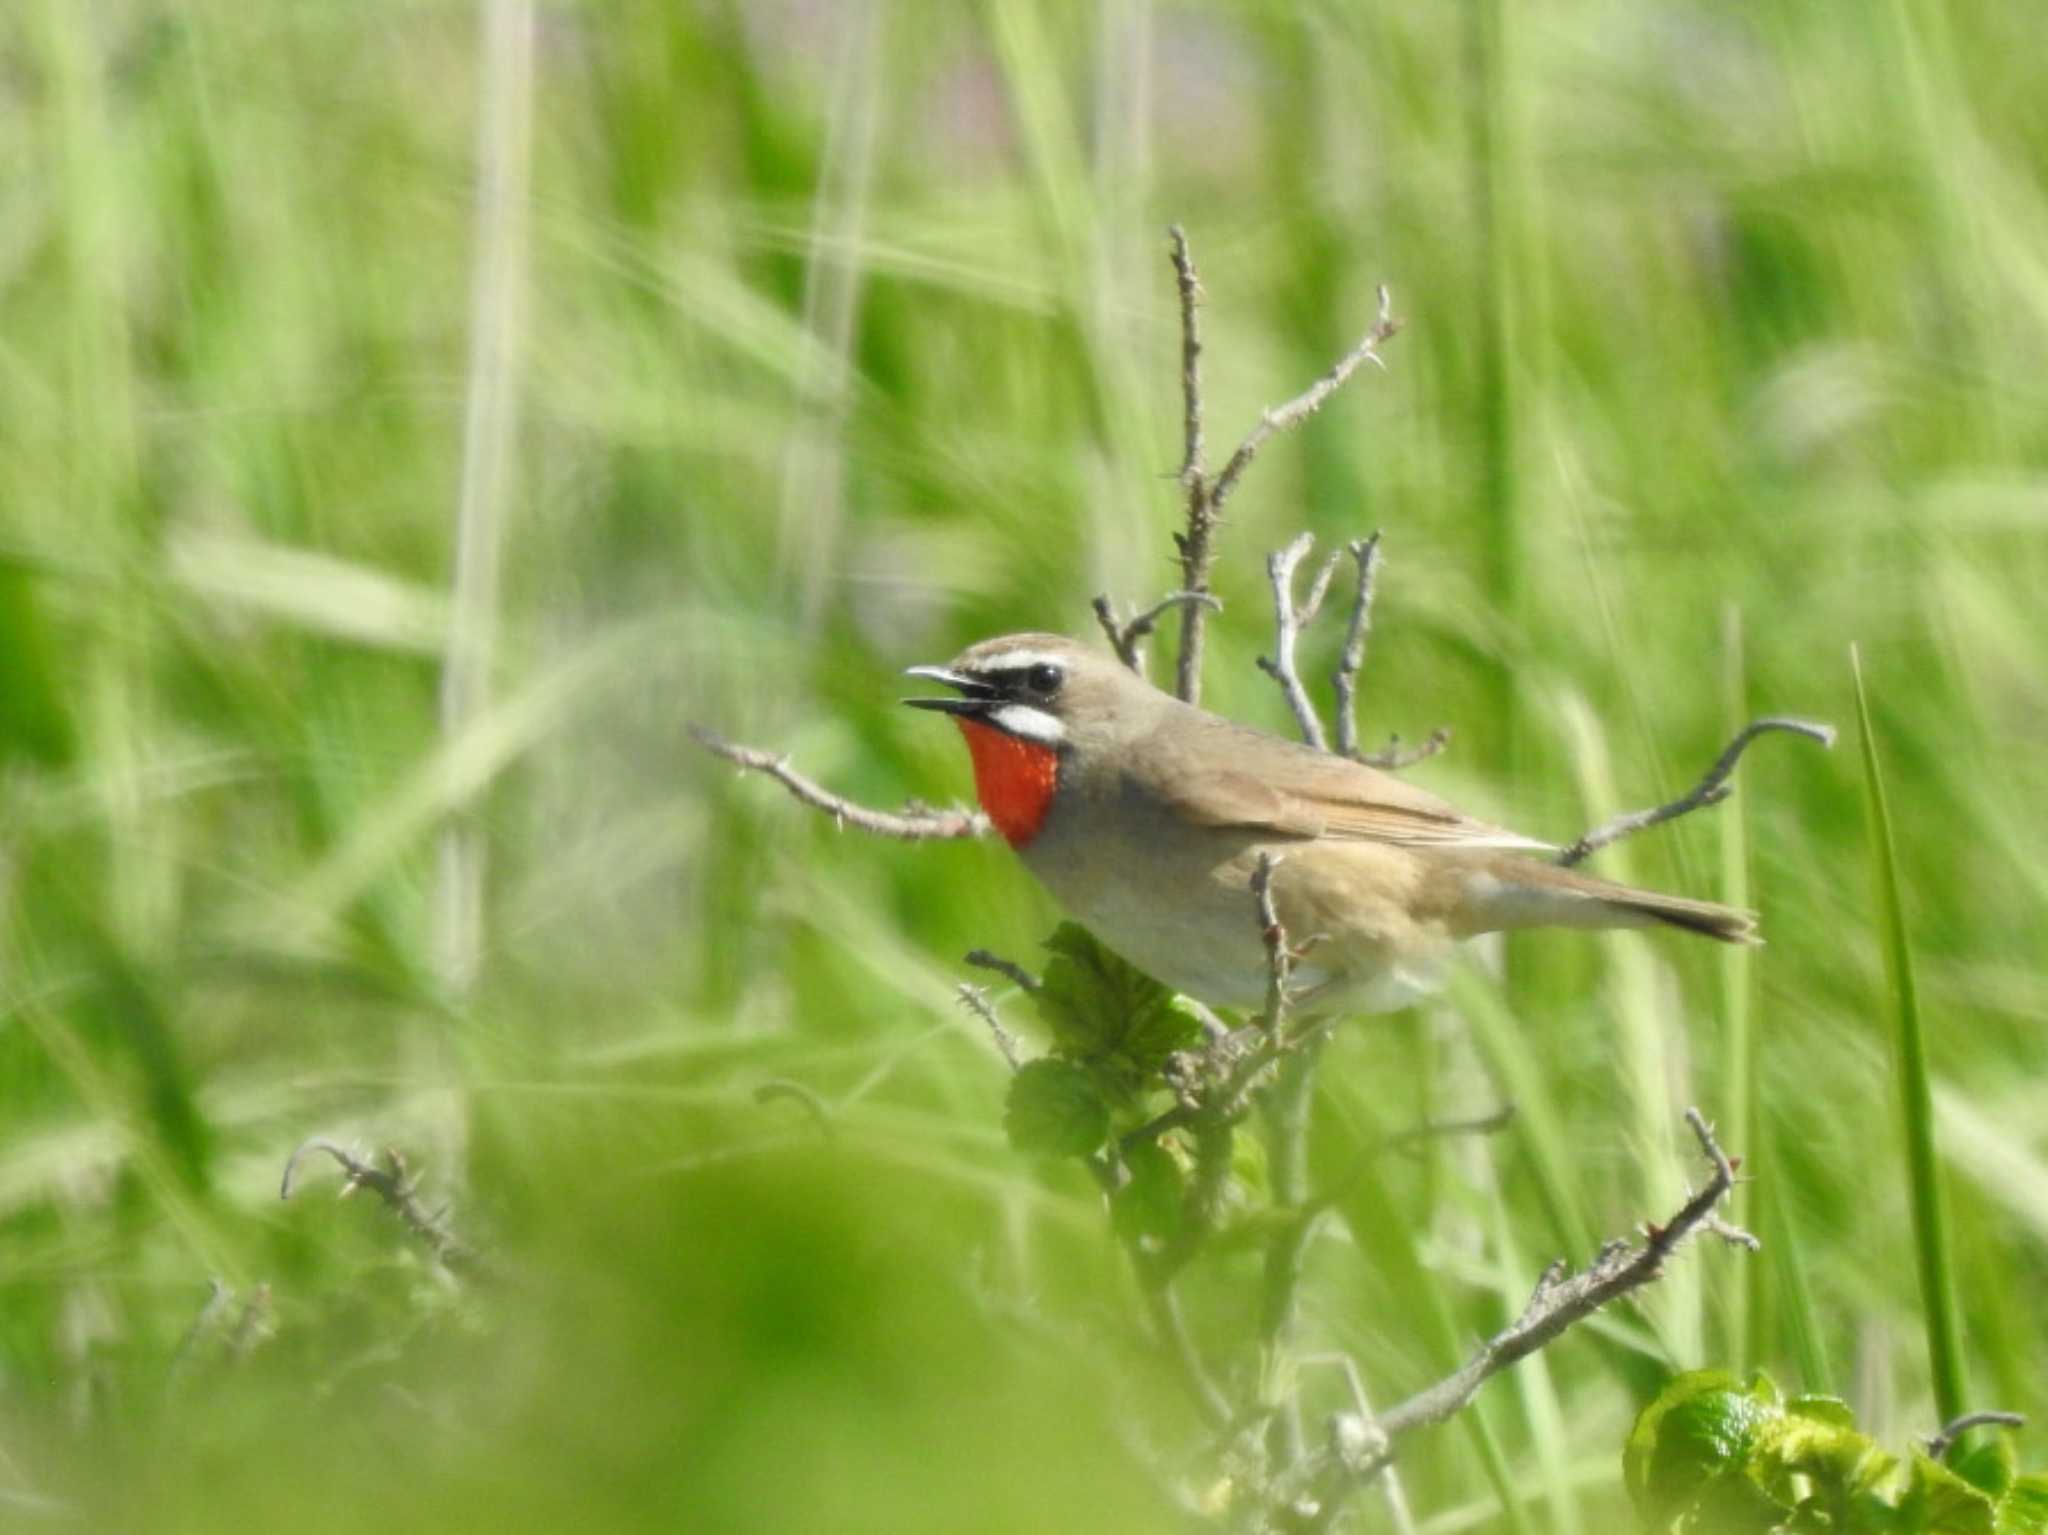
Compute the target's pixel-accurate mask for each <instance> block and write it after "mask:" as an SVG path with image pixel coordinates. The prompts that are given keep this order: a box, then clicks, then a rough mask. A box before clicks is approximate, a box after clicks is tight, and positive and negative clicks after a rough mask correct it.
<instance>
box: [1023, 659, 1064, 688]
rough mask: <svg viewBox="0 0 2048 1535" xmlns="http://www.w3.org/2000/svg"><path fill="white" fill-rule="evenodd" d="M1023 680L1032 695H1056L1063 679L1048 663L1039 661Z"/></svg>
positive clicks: (1054, 667)
mask: <svg viewBox="0 0 2048 1535" xmlns="http://www.w3.org/2000/svg"><path fill="white" fill-rule="evenodd" d="M1024 680H1025V682H1027V683H1029V684H1030V686H1031V691H1032V692H1034V693H1057V692H1058V691H1059V688H1060V683H1061V682H1062V681H1064V680H1065V678H1064V677H1063V675H1062V674H1061V672H1060V669H1059V668H1058V667H1057V666H1054V665H1053V664H1052V663H1051V662H1050V661H1040V662H1039V663H1038V664H1037V665H1036V666H1034V667H1032V668H1031V670H1030V671H1029V672H1028V673H1026V675H1025V678H1024Z"/></svg>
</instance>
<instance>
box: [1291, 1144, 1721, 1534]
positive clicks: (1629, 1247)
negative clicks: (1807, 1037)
mask: <svg viewBox="0 0 2048 1535" xmlns="http://www.w3.org/2000/svg"><path fill="white" fill-rule="evenodd" d="M1685 1122H1686V1124H1688V1125H1689V1126H1691V1128H1692V1132H1693V1135H1694V1136H1695V1137H1696V1138H1697V1139H1698V1141H1699V1143H1700V1150H1701V1151H1702V1153H1704V1154H1705V1156H1706V1159H1707V1162H1708V1164H1709V1165H1710V1166H1711V1167H1712V1169H1713V1174H1712V1176H1711V1177H1710V1178H1709V1179H1708V1180H1707V1183H1706V1186H1705V1187H1704V1188H1702V1189H1701V1190H1700V1191H1699V1192H1698V1193H1697V1194H1694V1195H1693V1196H1692V1197H1691V1198H1690V1199H1688V1200H1686V1202H1685V1203H1684V1205H1682V1206H1681V1207H1680V1208H1679V1210H1678V1213H1677V1214H1675V1215H1673V1216H1672V1217H1671V1219H1670V1220H1669V1221H1668V1222H1666V1223H1665V1224H1664V1225H1661V1226H1655V1225H1652V1226H1646V1227H1645V1228H1644V1231H1643V1240H1642V1243H1641V1245H1640V1246H1638V1245H1637V1244H1635V1243H1633V1242H1629V1241H1625V1240H1617V1241H1613V1242H1609V1243H1608V1244H1607V1245H1606V1246H1604V1247H1603V1248H1601V1249H1600V1252H1599V1255H1598V1256H1597V1257H1595V1258H1594V1260H1593V1262H1592V1263H1591V1264H1590V1265H1589V1266H1588V1267H1587V1268H1585V1269H1584V1270H1582V1271H1581V1272H1579V1273H1577V1274H1569V1273H1567V1272H1566V1269H1565V1265H1564V1263H1563V1262H1562V1261H1559V1262H1557V1263H1553V1264H1552V1265H1551V1266H1550V1267H1549V1268H1547V1269H1545V1270H1544V1272H1543V1277H1542V1278H1541V1279H1539V1280H1538V1281H1537V1282H1536V1289H1535V1291H1534V1293H1533V1294H1532V1295H1531V1296H1530V1297H1529V1303H1528V1305H1527V1306H1525V1307H1524V1308H1523V1310H1522V1314H1521V1315H1520V1316H1519V1317H1517V1318H1516V1319H1515V1320H1514V1321H1513V1322H1512V1323H1510V1324H1509V1325H1508V1326H1507V1327H1505V1328H1504V1329H1502V1330H1501V1331H1500V1332H1498V1333H1496V1334H1494V1336H1493V1337H1491V1338H1489V1339H1488V1340H1487V1341H1486V1342H1485V1343H1484V1344H1482V1345H1481V1346H1480V1348H1479V1351H1478V1352H1477V1353H1476V1354H1474V1355H1473V1356H1472V1358H1471V1359H1469V1360H1468V1361H1466V1363H1465V1364H1464V1366H1463V1367H1462V1368H1460V1369H1458V1370H1457V1371H1455V1372H1454V1373H1452V1374H1451V1375H1448V1376H1446V1377H1445V1378H1444V1379H1443V1380H1441V1381H1439V1382H1437V1383H1436V1384H1435V1385H1434V1386H1431V1387H1429V1388H1428V1389H1427V1390H1424V1391H1419V1392H1417V1393H1416V1394H1415V1395H1414V1396H1411V1397H1409V1398H1408V1399H1407V1400H1406V1401H1404V1402H1401V1403H1400V1404H1398V1405H1397V1406H1394V1407H1392V1408H1389V1409H1388V1410H1387V1411H1386V1412H1384V1413H1381V1414H1379V1416H1378V1417H1377V1418H1376V1419H1374V1420H1373V1421H1372V1422H1371V1423H1367V1424H1358V1425H1352V1426H1351V1427H1352V1432H1350V1433H1348V1434H1339V1435H1338V1436H1336V1438H1337V1440H1338V1442H1337V1443H1336V1444H1333V1446H1332V1447H1331V1449H1330V1450H1328V1451H1326V1452H1324V1454H1323V1455H1321V1456H1320V1457H1318V1460H1319V1462H1320V1464H1319V1465H1318V1466H1317V1467H1316V1470H1315V1474H1314V1476H1313V1478H1312V1480H1311V1482H1310V1486H1311V1487H1312V1488H1313V1489H1314V1491H1313V1494H1312V1499H1311V1501H1312V1502H1313V1503H1314V1505H1315V1513H1314V1515H1313V1517H1312V1518H1311V1519H1310V1520H1309V1522H1308V1525H1307V1528H1309V1529H1312V1530H1325V1529H1328V1528H1329V1527H1330V1525H1331V1524H1332V1523H1333V1522H1334V1521H1335V1519H1336V1517H1337V1515H1338V1513H1339V1512H1340V1511H1341V1510H1342V1507H1343V1504H1344V1500H1345V1499H1346V1498H1347V1497H1348V1496H1349V1495H1350V1494H1351V1493H1352V1492H1354V1491H1356V1490H1357V1489H1358V1488H1359V1487H1361V1486H1363V1485H1365V1484H1366V1483H1367V1482H1369V1481H1370V1480H1371V1479H1372V1478H1373V1477H1375V1476H1377V1475H1378V1474H1379V1473H1380V1472H1381V1471H1383V1470H1385V1469H1386V1467H1387V1466H1388V1465H1390V1464H1391V1463H1392V1462H1393V1459H1394V1455H1395V1451H1396V1448H1397V1446H1398V1444H1399V1441H1400V1440H1401V1439H1402V1438H1403V1437H1404V1436H1405V1435H1407V1434H1410V1433H1413V1432H1414V1431H1415V1430H1417V1429H1419V1428H1426V1427H1429V1426H1430V1425H1432V1424H1437V1423H1442V1422H1443V1421H1445V1420H1446V1419H1447V1418H1450V1417H1451V1416H1453V1415H1454V1414H1456V1413H1457V1412H1459V1411H1461V1410H1462V1409H1463V1408H1464V1407H1465V1405H1466V1404H1467V1403H1468V1402H1470V1401H1471V1400H1472V1398H1473V1397H1474V1396H1475V1395H1477V1394H1478V1391H1479V1388H1480V1387H1481V1386H1483V1385H1484V1384H1486V1382H1487V1381H1488V1380H1490V1379H1492V1378H1493V1377H1494V1376H1495V1375H1498V1374H1499V1373H1500V1372H1501V1371H1502V1370H1505V1369H1507V1368H1508V1367H1509V1366H1510V1365H1513V1364H1515V1363H1516V1362H1518V1361H1520V1360H1522V1359H1526V1358H1527V1357H1528V1356H1529V1355H1531V1354H1533V1353H1535V1352H1536V1351H1537V1350H1538V1349H1540V1348H1542V1347H1544V1346H1545V1345H1546V1344H1548V1343H1550V1342H1551V1341H1552V1340H1553V1339H1555V1338H1557V1337H1558V1336H1559V1335H1560V1334H1561V1333H1563V1332H1565V1331H1566V1330H1567V1329H1568V1328H1570V1327H1572V1326H1574V1325H1575V1324H1577V1323H1579V1322H1582V1321H1584V1320H1585V1319H1586V1318H1587V1317H1589V1316H1591V1315H1592V1314H1593V1313H1594V1312H1595V1311H1598V1310H1599V1309H1600V1308H1601V1307H1602V1306H1605V1305H1607V1304H1608V1303H1610V1302H1612V1301H1615V1300H1619V1299H1620V1298H1621V1297H1622V1296H1624V1295H1627V1294H1629V1293H1631V1292H1632V1291H1635V1290H1639V1289H1641V1288H1642V1287H1643V1286H1645V1285H1647V1284H1650V1283H1652V1282H1653V1281H1655V1280H1656V1279H1658V1278H1660V1277H1662V1275H1663V1272H1664V1265H1665V1263H1666V1261H1668V1260H1669V1259H1670V1257H1671V1255H1672V1254H1673V1253H1674V1252H1676V1251H1677V1249H1678V1248H1679V1246H1680V1245H1681V1244H1682V1243H1684V1241H1685V1240H1686V1238H1688V1237H1690V1236H1692V1235H1694V1234H1695V1233H1697V1232H1708V1233H1710V1234H1714V1235H1719V1236H1721V1237H1723V1238H1725V1239H1727V1240H1730V1241H1734V1242H1738V1243H1740V1244H1741V1245H1743V1246H1745V1247H1754V1246H1755V1245H1756V1239H1755V1238H1754V1237H1752V1236H1750V1235H1749V1234H1748V1233H1747V1232H1744V1231H1738V1230H1737V1229H1736V1228H1734V1227H1732V1226H1729V1225H1726V1224H1725V1223H1723V1222H1720V1221H1718V1220H1716V1219H1714V1215H1715V1211H1716V1210H1717V1208H1718V1207H1719V1205H1720V1203H1721V1201H1722V1200H1723V1199H1725V1198H1726V1197H1727V1196H1728V1192H1729V1190H1730V1189H1732V1188H1734V1186H1735V1166H1734V1164H1733V1163H1732V1162H1731V1161H1729V1159H1728V1156H1727V1153H1725V1152H1724V1151H1722V1150H1721V1146H1720V1143H1719V1142H1718V1141H1716V1140H1715V1139H1714V1132H1713V1131H1712V1130H1711V1129H1710V1128H1709V1127H1708V1125H1707V1122H1706V1120H1705V1119H1704V1118H1703V1117H1702V1116H1701V1114H1700V1111H1699V1110H1698V1109H1687V1110H1686V1111H1685Z"/></svg>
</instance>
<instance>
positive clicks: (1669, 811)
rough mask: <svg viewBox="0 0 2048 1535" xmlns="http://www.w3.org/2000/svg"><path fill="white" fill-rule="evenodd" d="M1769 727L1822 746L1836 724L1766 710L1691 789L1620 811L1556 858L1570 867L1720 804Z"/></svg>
mask: <svg viewBox="0 0 2048 1535" xmlns="http://www.w3.org/2000/svg"><path fill="white" fill-rule="evenodd" d="M1769 730H1788V731H1790V732H1792V734H1794V735H1802V736H1805V737H1806V738H1807V739H1808V740H1809V741H1818V742H1820V744H1821V745H1823V746H1833V745H1834V744H1835V727H1834V726H1832V725H1824V724H1821V723H1820V722H1819V721H1817V720H1800V719H1792V718H1790V717H1788V716H1786V715H1779V714H1767V715H1765V716H1764V717H1763V718H1762V719H1757V720H1751V721H1750V722H1749V723H1748V724H1747V725H1745V726H1743V727H1742V730H1741V732H1740V733H1739V734H1737V736H1736V737H1735V739H1734V740H1732V741H1730V742H1729V743H1728V745H1727V748H1726V749H1725V750H1724V751H1723V752H1722V753H1721V755H1720V756H1719V757H1717V758H1715V759H1714V765H1713V766H1712V767H1710V768H1708V769H1707V776H1706V777H1704V778H1702V779H1701V780H1700V781H1699V782H1698V783H1696V784H1694V785H1693V787H1692V788H1691V789H1690V790H1689V791H1688V792H1686V793H1684V794H1682V795H1680V796H1679V797H1678V798H1677V799H1675V800H1673V801H1671V803H1670V804H1668V805H1658V806H1657V807H1656V808H1654V809H1651V810H1636V811H1632V812H1630V813H1629V814H1627V815H1618V816H1616V817H1615V818H1614V819H1613V820H1611V821H1609V822H1607V823H1606V824H1605V825H1602V826H1596V827H1595V828H1594V829H1593V830H1591V831H1589V832H1587V833H1586V834H1585V836H1583V837H1581V838H1579V840H1578V841H1576V842H1574V843H1573V844H1572V845H1571V846H1570V847H1568V848H1566V849H1565V850H1564V851H1563V852H1561V853H1559V854H1558V855H1557V862H1559V863H1561V864H1564V865H1565V866H1567V867H1569V866H1571V865H1572V864H1575V863H1582V862H1584V861H1585V860H1586V859H1587V858H1590V857H1591V856H1592V855H1593V854H1595V853H1597V852H1599V851H1600V849H1602V848H1603V847H1607V846H1609V845H1611V844H1613V843H1616V842H1619V841H1621V839H1622V838H1624V837H1633V836H1634V835H1635V834H1636V833H1637V832H1639V831H1645V830H1647V829H1648V828H1650V827H1652V826H1657V825H1660V824H1662V823H1663V822H1665V821H1675V820H1676V819H1678V817H1680V816H1682V815H1687V814H1690V813H1691V812H1692V811H1695V810H1703V809H1705V808H1706V807H1707V806H1709V805H1718V804H1720V803H1721V801H1722V800H1724V799H1726V798H1727V797H1728V796H1729V795H1730V794H1733V793H1734V792H1735V791H1734V790H1733V789H1731V788H1730V787H1729V786H1728V778H1729V775H1730V774H1732V773H1733V772H1734V771H1735V764H1736V763H1737V762H1739V761H1741V760H1742V754H1743V752H1744V751H1745V750H1747V749H1748V747H1749V743H1750V742H1752V741H1754V740H1755V739H1756V738H1757V737H1758V736H1760V735H1762V734H1764V732H1766V731H1769Z"/></svg>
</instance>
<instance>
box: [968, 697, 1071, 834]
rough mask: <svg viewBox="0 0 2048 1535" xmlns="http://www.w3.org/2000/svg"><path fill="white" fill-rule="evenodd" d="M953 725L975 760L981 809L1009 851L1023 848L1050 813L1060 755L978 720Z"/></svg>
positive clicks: (977, 790)
mask: <svg viewBox="0 0 2048 1535" xmlns="http://www.w3.org/2000/svg"><path fill="white" fill-rule="evenodd" d="M954 723H955V724H957V725H958V726H959V727H960V734H961V735H963V736H965V737H966V738H967V752H968V755H969V756H971V757H973V758H974V792H975V794H976V796H977V797H978V798H979V799H980V800H981V808H982V809H983V810H986V811H987V812H988V818H989V819H990V820H991V821H993V822H995V823H996V830H997V831H999V832H1001V833H1002V834H1003V840H1004V841H1006V842H1008V843H1009V844H1010V846H1011V847H1016V848H1021V847H1023V846H1024V845H1025V844H1026V843H1028V842H1029V841H1030V840H1031V839H1032V838H1033V837H1035V836H1037V835H1038V829H1039V828H1040V827H1041V826H1043V825H1044V824H1045V813H1046V812H1047V811H1048V810H1050V809H1052V791H1053V786H1054V784H1055V783H1056V782H1057V780H1058V778H1059V770H1060V757H1059V753H1058V752H1056V751H1054V750H1053V749H1052V748H1051V747H1050V746H1041V745H1040V744H1039V743H1038V742H1036V741H1020V740H1019V739H1017V737H1015V736H1013V735H1009V734H1007V733H1006V732H1004V731H1001V730H998V729H996V728H995V727H994V726H993V725H984V724H982V723H981V721H979V720H972V719H967V718H965V717H963V716H960V715H955V716H954Z"/></svg>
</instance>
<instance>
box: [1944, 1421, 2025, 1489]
mask: <svg viewBox="0 0 2048 1535" xmlns="http://www.w3.org/2000/svg"><path fill="white" fill-rule="evenodd" d="M1945 1464H1946V1465H1947V1466H1948V1468H1949V1470H1951V1471H1953V1472H1955V1474H1956V1475H1957V1476H1959V1477H1961V1478H1962V1479H1963V1480H1964V1481H1966V1482H1968V1483H1969V1484H1970V1485H1971V1486H1972V1487H1981V1488H1982V1489H1983V1490H1984V1491H1986V1492H1988V1493H1990V1494H1991V1496H1992V1497H1994V1498H1996V1497H2001V1496H2003V1495H2004V1494H2005V1492H2006V1491H2007V1489H2009V1488H2010V1487H2011V1486H2012V1484H2013V1478H2014V1477H2016V1476H2018V1475H2019V1470H2020V1468H2019V1462H2018V1458H2017V1457H2016V1456H2015V1455H2014V1454H2013V1449H2012V1439H2011V1437H2010V1436H2009V1435H2006V1434H1991V1435H1988V1436H1980V1437H1979V1438H1978V1440H1977V1442H1976V1443H1975V1444H1969V1445H1965V1446H1963V1447H1962V1448H1961V1449H1958V1450H1956V1451H1954V1452H1953V1453H1952V1454H1950V1456H1949V1457H1948V1459H1947V1461H1946V1462H1945Z"/></svg>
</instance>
